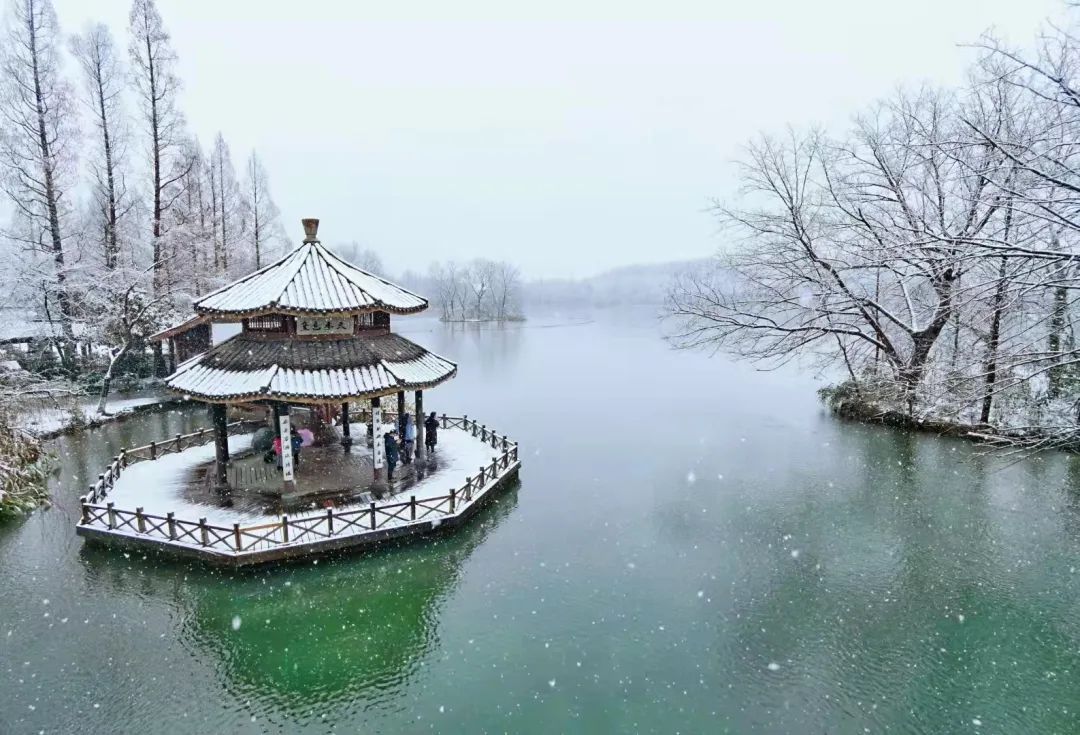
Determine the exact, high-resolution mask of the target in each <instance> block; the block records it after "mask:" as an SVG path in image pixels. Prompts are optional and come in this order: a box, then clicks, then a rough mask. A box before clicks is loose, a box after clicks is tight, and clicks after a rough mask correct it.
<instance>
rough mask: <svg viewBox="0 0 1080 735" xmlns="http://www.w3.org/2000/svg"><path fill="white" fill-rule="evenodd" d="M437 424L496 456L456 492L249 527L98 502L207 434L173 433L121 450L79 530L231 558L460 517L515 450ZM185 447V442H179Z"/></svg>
mask: <svg viewBox="0 0 1080 735" xmlns="http://www.w3.org/2000/svg"><path fill="white" fill-rule="evenodd" d="M440 424H441V427H442V428H443V429H460V430H462V431H465V432H467V433H470V434H471V435H472V436H474V437H476V438H478V439H480V440H481V441H482V442H484V443H485V444H490V445H491V447H492V448H493V449H495V450H497V451H499V452H500V454H498V455H497V456H495V457H494V458H493V459H492V461H491V463H490V464H486V465H483V466H481V467H479V468H478V472H477V474H476V475H474V476H470V477H466V478H465V483H464V484H463V485H462V486H461V487H460V488H453V489H451V490H450V491H449V493H448V494H446V495H437V496H434V497H427V498H419V499H418V498H417V497H416V496H415V495H414V496H410V497H409V499H408V500H406V501H398V502H393V503H383V504H376V503H370V504H368V506H366V507H363V506H361V507H357V508H353V509H350V510H344V511H335V510H334V509H333V508H327V509H326V512H325V513H319V512H315V513H310V512H309V513H305V514H303V515H300V516H298V517H295V518H290V517H289V516H288V515H282V516H281V520H280V521H273V522H271V523H263V524H259V525H254V526H241V525H240V524H239V523H234V524H233V525H232V527H227V526H217V525H213V524H209V523H207V522H206V518H200V519H199V520H198V522H195V521H191V520H185V519H181V518H177V517H176V515H175V514H174V513H168V514H166V515H164V516H161V515H155V514H152V513H146V512H145V511H144V509H143V508H142V507H139V508H136V509H135V510H134V511H131V510H126V509H123V508H117V507H115V506H114V504H113V503H111V502H109V503H106V504H105V505H101V504H100V502H99V501H100V499H102V498H104V497H105V496H106V495H107V493H108V490H110V489H112V487H113V485H114V483H115V481H116V478H118V477H119V476H120V473H121V472H122V471H123V469H124V468H125V467H127V466H128V465H130V464H132V463H133V462H136V461H147V460H154V459H157V458H159V457H161V456H164V455H165V454H172V453H176V452H179V451H182V449H185V448H190V447H193V446H198V445H201V444H206V443H207V442H208V441H209V440H205V439H204V438H203V437H204V435H205V434H209V435H210V437H211V438H212V436H213V434H212V432H210V431H208V430H206V429H203V430H200V431H198V432H194V433H192V434H186V435H179V434H178V435H177V436H176V438H175V439H171V440H169V441H167V442H152V443H151V444H148V445H146V446H144V447H138V448H137V449H132V450H124V451H121V453H120V455H118V456H117V457H116V458H114V460H113V462H112V464H110V465H109V467H108V469H107V470H106V472H105V473H103V474H102V475H100V476H99V479H98V482H97V483H95V484H94V485H92V486H91V487H90V492H89V493H87V494H86V495H85V496H83V498H82V499H81V505H82V517H81V521H80V524H79V525H81V526H86V527H90V528H95V529H99V530H103V531H108V532H113V533H116V534H118V535H125V536H128V535H132V534H134V535H135V536H136V537H137V538H145V539H148V540H162V541H168V542H172V543H179V544H184V545H188V546H194V547H198V548H202V549H213V550H216V551H218V552H224V553H226V554H232V555H236V556H240V555H244V554H247V553H251V552H256V551H265V550H269V549H274V548H279V547H283V546H286V545H302V544H304V543H311V542H315V541H319V540H323V539H330V538H341V537H345V536H361V535H366V534H371V533H377V532H380V531H384V530H385V529H388V528H397V527H404V526H410V525H413V524H416V525H418V526H419V525H424V526H429V525H431V523H432V521H441V519H443V518H448V517H453V516H455V515H457V514H459V513H460V512H461V511H462V510H464V509H465V508H466V507H467V506H468V505H470V504H471V503H472V502H473V501H474V500H477V499H479V498H480V497H481V496H482V495H483V494H484V493H485V492H486V491H487V490H488V489H490V488H491V487H493V486H494V485H495V484H496V483H497V482H499V481H500V480H502V478H503V477H504V476H505V475H506V474H507V473H508V472H509V471H510V470H512V469H515V468H516V467H517V466H518V445H517V444H516V443H515V442H511V441H510V440H509V439H508V438H507V437H506V435H505V434H504V435H501V436H500V435H499V434H497V433H496V432H495V431H493V430H491V429H488V428H487V426H486V425H484V424H478V423H477V422H476V420H475V419H469V418H468V416H463V417H461V418H456V417H448V416H446V415H445V414H444V415H443V416H442V417H441V419H440ZM245 425H246V426H251V425H262V422H258V421H236V422H233V423H231V424H229V425H228V428H229V432H230V433H239V432H240V430H241V429H243V428H245ZM185 441H187V442H188V443H187V444H185Z"/></svg>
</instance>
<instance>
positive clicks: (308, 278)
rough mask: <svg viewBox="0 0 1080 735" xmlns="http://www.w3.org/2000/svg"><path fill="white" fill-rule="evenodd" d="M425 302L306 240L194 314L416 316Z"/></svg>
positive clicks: (199, 303) (203, 301) (208, 299)
mask: <svg viewBox="0 0 1080 735" xmlns="http://www.w3.org/2000/svg"><path fill="white" fill-rule="evenodd" d="M427 306H428V302H427V299H424V298H422V297H420V296H417V295H416V294H414V293H412V292H411V291H406V290H405V289H404V288H402V287H400V286H398V285H395V284H393V283H391V282H390V281H387V280H386V279H384V278H379V277H378V276H376V275H372V274H371V273H368V272H367V271H363V270H360V269H359V268H357V267H356V266H354V265H352V264H351V263H349V262H347V261H345V260H343V259H341V258H339V257H338V256H337V255H335V254H334V253H332V252H330V251H329V250H328V249H327V248H326V247H324V246H323V244H322V243H321V242H319V241H318V240H305V242H304V243H303V244H302V245H301V246H300V247H298V248H297V249H296V250H293V251H292V252H291V253H289V254H288V255H286V256H285V257H284V258H282V259H281V260H279V261H277V262H275V263H271V264H270V265H268V266H266V267H265V268H262V269H260V270H257V271H255V272H254V273H251V274H250V275H247V276H244V277H243V278H241V279H239V280H237V281H234V282H233V283H230V284H229V285H228V286H224V287H223V288H219V289H218V290H217V291H214V292H213V293H211V294H209V295H207V296H204V297H202V298H201V299H199V300H198V301H196V302H195V312H196V313H197V314H202V315H205V316H209V317H215V316H217V317H225V318H233V319H240V318H244V317H251V316H257V315H259V314H267V313H283V314H298V315H303V314H332V313H337V314H341V313H350V312H352V313H357V312H365V311H386V312H390V313H392V314H414V313H416V312H419V311H423V310H424V309H426V308H427Z"/></svg>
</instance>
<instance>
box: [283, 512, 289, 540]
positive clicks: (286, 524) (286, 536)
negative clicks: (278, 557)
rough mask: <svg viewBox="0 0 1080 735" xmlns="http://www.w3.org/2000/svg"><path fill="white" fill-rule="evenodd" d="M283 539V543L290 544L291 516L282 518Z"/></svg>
mask: <svg viewBox="0 0 1080 735" xmlns="http://www.w3.org/2000/svg"><path fill="white" fill-rule="evenodd" d="M281 538H282V539H283V543H286V544H287V543H289V516H281Z"/></svg>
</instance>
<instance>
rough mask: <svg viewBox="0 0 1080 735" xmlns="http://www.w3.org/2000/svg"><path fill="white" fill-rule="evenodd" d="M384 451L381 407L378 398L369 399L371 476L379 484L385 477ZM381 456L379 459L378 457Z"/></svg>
mask: <svg viewBox="0 0 1080 735" xmlns="http://www.w3.org/2000/svg"><path fill="white" fill-rule="evenodd" d="M385 451H386V449H385V447H384V445H383V438H382V409H381V408H380V407H379V399H378V398H372V399H371V457H372V463H371V466H372V467H373V468H374V469H373V470H372V476H373V479H374V480H375V484H379V483H381V482H382V481H383V479H384V478H385V477H386V471H385V470H384V469H383V466H382V465H383V463H385V462H386V458H385V456H383V454H384V452H385ZM380 458H381V459H380Z"/></svg>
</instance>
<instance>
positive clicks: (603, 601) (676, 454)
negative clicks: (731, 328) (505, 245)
mask: <svg viewBox="0 0 1080 735" xmlns="http://www.w3.org/2000/svg"><path fill="white" fill-rule="evenodd" d="M401 321H402V323H403V327H404V328H405V329H406V330H409V331H406V334H407V335H409V334H412V335H413V336H415V337H416V338H417V339H419V340H420V341H422V342H424V343H425V344H428V345H431V346H432V347H433V349H435V350H436V351H438V352H440V353H443V354H445V355H446V356H447V357H449V358H451V359H454V360H456V361H457V362H458V363H459V365H460V372H459V375H458V377H457V378H456V379H455V380H453V381H451V382H450V383H449V384H448V385H446V386H440V387H439V388H438V389H436V390H433V391H430V392H429V393H428V394H427V395H426V396H425V404H426V405H427V406H428V407H429V408H430V410H435V411H437V412H439V413H442V412H446V413H449V414H460V413H467V414H469V415H470V416H476V417H478V418H480V419H481V420H482V421H485V422H487V423H488V424H489V425H491V426H496V427H498V428H499V429H500V430H505V431H507V432H508V433H510V434H511V436H513V437H514V438H516V439H518V440H519V441H520V442H521V446H522V456H523V460H524V466H523V468H522V475H521V477H522V480H521V482H522V484H521V490H520V492H511V493H508V494H506V495H503V496H502V500H501V502H500V503H499V504H498V505H496V506H494V507H492V508H490V509H489V510H488V511H487V512H486V513H485V515H483V516H482V517H481V518H479V519H478V520H479V521H480V522H479V523H474V524H471V525H469V526H467V527H464V528H462V529H459V530H458V531H457V532H455V533H448V534H444V535H441V536H439V537H437V538H436V539H432V540H427V541H420V542H418V543H416V544H413V545H408V546H400V547H394V548H388V549H385V550H383V551H380V552H379V553H377V554H369V555H360V556H349V557H345V558H340V559H334V560H329V561H326V560H324V561H320V562H319V563H318V564H314V563H311V562H308V563H301V564H295V565H290V566H284V567H272V568H268V569H260V570H257V571H251V572H245V573H234V572H224V571H220V570H211V569H206V568H203V567H200V566H198V565H192V564H187V563H181V562H162V561H161V560H157V559H144V558H142V557H141V556H138V555H127V556H125V555H123V554H117V553H114V552H107V551H101V550H95V549H90V548H84V547H83V545H82V543H81V541H78V540H77V539H75V537H74V535H73V534H72V530H71V529H72V524H73V523H74V522H75V518H76V515H77V508H76V507H75V499H76V497H77V495H78V494H79V492H81V491H82V488H83V487H85V485H86V484H87V483H88V482H89V481H90V480H91V479H92V478H93V477H94V476H95V475H96V472H97V469H98V468H99V467H100V466H101V464H102V463H103V462H104V461H105V460H106V459H107V458H108V457H110V456H112V455H113V454H115V453H116V451H118V450H119V448H120V447H121V446H123V445H133V444H141V443H145V442H146V441H149V440H151V439H160V438H162V437H167V436H171V435H173V434H175V433H177V432H181V431H189V430H190V429H191V428H192V426H194V425H199V424H202V423H205V420H204V418H203V416H202V415H201V414H196V413H195V412H190V413H183V412H172V413H167V414H161V415H158V416H146V417H139V418H137V419H132V420H131V421H130V422H128V423H125V424H120V425H116V426H113V427H109V428H108V429H106V430H103V431H93V432H89V433H87V434H85V435H84V436H81V437H78V438H67V439H62V440H60V441H59V442H58V443H57V445H56V446H57V447H58V450H59V451H60V452H61V454H62V458H61V462H60V467H59V469H58V472H57V476H56V478H55V480H54V488H55V489H56V506H55V507H54V508H53V509H52V510H49V511H47V512H43V513H38V514H35V515H34V516H32V517H31V518H29V519H28V520H26V521H24V522H21V523H17V524H13V525H10V526H6V527H4V528H0V589H2V590H3V591H4V594H3V595H0V691H3V692H4V694H5V696H4V697H0V723H3V725H0V730H4V731H5V732H6V731H7V730H5V729H4V728H5V727H6V728H7V729H8V730H12V731H14V732H37V731H38V730H41V729H45V730H46V731H60V732H85V731H89V732H112V731H118V732H150V731H154V732H156V731H159V730H160V729H161V727H160V725H161V722H163V721H165V722H168V723H169V725H170V730H171V731H174V732H184V733H187V732H191V733H200V735H202V734H204V733H208V732H252V733H256V732H297V731H299V732H328V731H344V732H387V733H397V732H418V731H436V732H496V731H498V732H515V733H519V732H523V733H548V732H582V733H586V732H588V733H591V732H671V731H681V732H738V733H746V732H761V733H778V732H779V733H787V732H792V733H805V732H813V733H822V732H830V733H833V732H836V733H847V732H853V733H854V732H864V731H865V730H869V731H871V732H883V731H888V732H942V733H952V732H964V731H968V730H971V729H972V728H973V727H975V726H974V725H973V724H972V723H973V721H974V720H975V719H978V720H979V721H980V722H981V723H983V724H982V725H981V726H980V727H981V731H983V732H1010V733H1011V732H1025V733H1026V732H1032V733H1035V732H1062V733H1065V732H1080V713H1078V712H1077V710H1076V702H1075V693H1076V692H1077V691H1080V667H1078V666H1077V665H1076V661H1077V652H1078V651H1080V617H1078V616H1077V615H1076V610H1077V609H1080V573H1078V572H1077V570H1078V569H1080V459H1078V458H1071V457H1064V456H1058V455H1048V456H1045V457H1041V458H1037V459H1029V460H1025V461H1023V462H1013V461H1012V460H1011V459H1002V458H1001V457H999V456H995V455H991V454H988V453H987V451H986V450H985V448H981V447H977V446H974V445H971V444H968V443H965V442H962V441H957V440H949V439H940V438H937V437H933V436H926V435H912V434H905V433H900V432H895V431H892V430H889V429H885V428H880V427H866V426H861V425H858V424H852V423H845V422H837V421H834V420H832V419H831V418H829V417H828V416H826V415H825V414H824V413H823V412H822V410H821V407H820V405H819V404H818V402H817V399H816V397H815V395H814V390H815V388H817V387H818V385H819V384H818V383H817V382H816V381H815V380H814V378H813V376H812V375H807V374H802V373H798V372H797V371H794V370H784V371H779V372H776V373H767V374H766V373H760V372H757V371H754V370H753V369H751V368H750V367H748V366H746V365H740V364H733V363H730V362H727V361H725V360H722V359H713V360H710V359H707V358H705V357H703V356H701V355H696V354H688V353H680V352H673V351H671V350H669V349H667V347H666V346H665V345H664V344H663V342H662V341H661V340H660V339H659V337H658V334H657V330H656V323H655V315H654V314H652V313H651V312H647V311H637V310H623V311H617V312H604V313H596V314H586V315H572V316H567V317H563V316H558V315H555V316H551V317H545V316H543V315H539V316H534V317H532V318H531V319H530V321H528V322H526V323H524V324H513V325H504V326H503V327H499V326H498V325H481V326H476V325H458V326H456V327H452V326H448V325H440V324H438V323H437V322H435V321H432V320H426V321H425V320H423V319H412V320H401ZM511 509H512V512H511ZM234 619H238V623H239V627H237V628H235V629H234V628H233V620H234ZM268 621H269V622H268Z"/></svg>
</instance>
